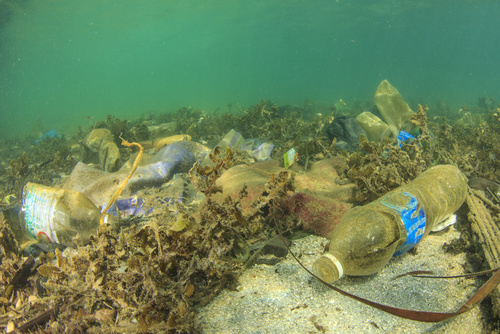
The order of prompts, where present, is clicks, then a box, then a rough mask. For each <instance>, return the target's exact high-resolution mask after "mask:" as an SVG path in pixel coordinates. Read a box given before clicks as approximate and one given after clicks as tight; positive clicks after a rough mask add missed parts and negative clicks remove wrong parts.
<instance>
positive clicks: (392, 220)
mask: <svg viewBox="0 0 500 334" xmlns="http://www.w3.org/2000/svg"><path fill="white" fill-rule="evenodd" d="M466 194H467V179H466V177H465V176H464V175H463V174H462V172H461V171H460V170H459V169H458V168H457V167H455V166H451V165H439V166H435V167H432V168H430V169H429V170H427V171H425V172H424V173H422V174H421V175H419V176H418V177H417V178H416V179H415V180H413V181H412V182H410V183H408V184H406V185H404V186H401V187H399V188H397V189H395V190H393V191H391V192H389V193H387V194H386V195H385V196H382V197H381V198H379V199H377V200H376V201H373V202H371V203H369V204H367V205H364V206H359V207H355V208H353V209H351V210H350V211H349V212H347V213H346V214H345V215H344V217H342V219H341V220H340V222H339V224H338V225H337V226H336V227H335V230H334V231H333V235H332V238H331V242H330V246H329V251H328V252H327V253H325V254H323V255H322V256H321V257H320V258H318V259H317V260H316V262H315V263H314V264H313V272H314V273H315V274H316V275H317V276H318V277H320V278H321V279H322V280H324V281H326V282H329V283H331V282H334V281H336V280H338V279H339V278H341V277H342V276H343V275H353V276H362V275H370V274H374V273H376V272H378V271H379V270H380V269H382V267H383V266H385V265H386V264H387V262H389V260H390V258H391V257H392V256H393V255H400V254H403V253H404V252H406V251H408V250H410V249H411V248H413V247H414V246H415V245H416V244H417V243H418V242H419V241H420V240H421V239H422V238H423V237H424V236H426V235H427V234H429V233H430V231H431V230H432V227H433V226H434V225H435V224H437V223H439V222H440V221H442V220H444V219H446V218H448V217H449V216H450V215H452V214H453V213H454V212H455V211H456V210H458V208H460V206H461V205H462V204H463V202H464V201H465V197H466Z"/></svg>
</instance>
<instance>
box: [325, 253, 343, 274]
mask: <svg viewBox="0 0 500 334" xmlns="http://www.w3.org/2000/svg"><path fill="white" fill-rule="evenodd" d="M323 256H324V257H326V258H327V259H329V260H330V261H332V263H333V264H334V265H335V267H336V268H337V271H338V272H339V278H338V279H340V278H341V277H342V276H344V268H342V263H340V261H339V260H338V259H337V258H336V257H335V256H334V255H333V254H330V253H325V254H323Z"/></svg>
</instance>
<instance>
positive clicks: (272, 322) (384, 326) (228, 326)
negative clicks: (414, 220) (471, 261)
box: [197, 227, 483, 334]
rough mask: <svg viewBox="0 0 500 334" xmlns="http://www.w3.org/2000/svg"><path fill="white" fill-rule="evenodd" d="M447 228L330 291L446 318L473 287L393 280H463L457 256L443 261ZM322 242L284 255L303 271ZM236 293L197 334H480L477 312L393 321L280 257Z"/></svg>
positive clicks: (249, 275)
mask: <svg viewBox="0 0 500 334" xmlns="http://www.w3.org/2000/svg"><path fill="white" fill-rule="evenodd" d="M459 236H460V234H459V233H458V232H457V231H456V230H455V228H454V227H451V228H450V229H449V230H448V231H446V232H442V233H441V234H438V235H432V234H431V235H430V236H428V237H427V238H426V239H424V240H423V241H422V242H421V244H420V245H419V246H418V253H417V255H412V254H409V253H407V254H404V255H402V256H399V257H397V258H393V259H392V260H391V261H390V263H389V264H388V265H387V266H386V267H385V268H384V269H383V270H382V271H381V272H380V273H378V274H376V275H373V276H369V277H344V278H343V279H341V280H339V281H338V282H337V283H336V286H338V287H340V288H342V289H344V290H347V291H349V292H351V293H354V294H356V295H358V296H361V297H365V298H368V299H371V300H373V301H376V302H379V303H384V304H388V305H391V306H395V307H400V308H411V309H415V310H423V311H435V312H453V311H456V310H458V309H459V308H460V307H461V306H462V304H463V303H464V302H465V301H467V300H468V299H469V298H470V297H471V296H472V295H473V293H474V292H475V291H476V288H475V287H474V279H465V278H458V279H448V280H441V279H423V278H415V277H404V278H400V279H397V280H391V279H392V278H393V277H394V276H397V275H399V274H402V273H406V272H408V271H413V270H433V271H434V273H435V274H436V275H456V274H460V273H463V264H465V254H458V255H452V254H445V253H444V252H443V250H442V248H441V246H442V245H443V243H444V242H450V241H451V240H453V239H455V238H459ZM327 243H328V240H326V239H324V238H321V237H317V236H309V237H306V238H303V239H300V240H297V241H295V242H293V244H292V245H293V246H292V251H294V252H295V253H296V255H299V256H300V259H301V260H302V261H303V263H304V264H305V265H306V266H307V267H308V268H311V266H312V263H313V262H314V260H315V259H316V258H317V257H318V256H319V255H320V254H321V252H322V249H323V246H324V245H326V244H327ZM238 290H239V291H223V292H222V293H221V294H220V295H219V296H218V297H217V298H216V299H215V300H214V301H213V302H212V303H211V304H209V305H207V306H206V307H205V308H204V309H202V310H201V311H200V313H199V315H198V317H197V322H198V325H199V326H200V329H201V332H202V333H308V332H311V333H321V332H322V331H323V330H324V331H325V332H326V333H382V332H390V333H467V334H473V333H482V332H483V320H482V319H481V314H480V311H479V309H478V308H477V307H476V308H474V309H473V310H471V311H469V312H467V313H465V314H463V315H460V316H458V317H456V318H454V319H450V320H448V321H445V322H442V323H438V324H429V323H420V322H415V321H411V320H406V319H401V318H398V317H396V316H393V315H390V314H387V313H385V312H382V311H379V310H377V309H374V308H371V307H369V306H366V305H364V304H361V303H359V302H357V301H355V300H352V299H350V298H347V297H344V296H342V295H340V294H339V293H336V292H335V291H333V290H331V289H328V288H327V287H325V286H324V285H322V284H321V283H319V282H318V281H316V279H314V278H312V277H310V275H309V274H308V273H306V272H305V271H304V270H303V269H302V268H301V267H300V266H299V265H298V264H297V263H296V262H295V260H294V259H293V258H292V257H291V256H290V255H288V256H287V258H286V259H285V260H283V261H281V262H280V263H278V264H276V265H275V266H268V265H256V266H254V267H253V268H251V269H249V270H247V271H245V272H244V273H243V275H242V276H241V278H240V279H239V286H238Z"/></svg>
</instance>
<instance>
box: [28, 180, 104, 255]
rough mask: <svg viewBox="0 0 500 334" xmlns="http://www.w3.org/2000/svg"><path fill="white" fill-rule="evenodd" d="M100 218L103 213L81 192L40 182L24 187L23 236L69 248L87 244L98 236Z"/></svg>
mask: <svg viewBox="0 0 500 334" xmlns="http://www.w3.org/2000/svg"><path fill="white" fill-rule="evenodd" d="M100 217H101V212H100V210H99V209H98V208H97V207H96V206H95V205H94V203H92V202H91V201H90V200H89V199H88V198H87V197H86V196H85V195H83V194H82V193H80V192H78V191H74V190H65V189H56V188H52V187H46V186H43V185H40V184H36V183H27V184H26V185H25V186H24V189H23V203H22V207H21V211H20V212H19V223H20V228H21V229H22V230H23V232H24V233H23V234H24V236H23V237H28V238H30V239H38V240H39V241H42V242H52V243H57V244H63V245H66V246H77V245H80V244H85V243H87V242H88V241H89V237H90V235H91V234H95V233H96V229H97V227H98V226H99V220H100Z"/></svg>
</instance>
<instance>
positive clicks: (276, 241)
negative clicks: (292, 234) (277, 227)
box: [262, 235, 292, 257]
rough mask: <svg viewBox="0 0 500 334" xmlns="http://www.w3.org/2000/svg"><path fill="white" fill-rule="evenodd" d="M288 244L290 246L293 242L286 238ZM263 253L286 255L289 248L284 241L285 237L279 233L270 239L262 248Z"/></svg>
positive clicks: (277, 255) (278, 255)
mask: <svg viewBox="0 0 500 334" xmlns="http://www.w3.org/2000/svg"><path fill="white" fill-rule="evenodd" d="M285 242H286V245H287V246H289V247H290V244H291V243H292V242H291V241H290V240H288V239H286V238H285ZM262 254H272V255H274V256H276V257H285V256H286V255H287V254H288V249H287V248H286V246H285V244H284V243H283V239H281V237H280V236H279V235H277V236H275V237H274V238H272V239H270V240H268V241H267V242H266V244H265V245H264V247H263V249H262Z"/></svg>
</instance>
